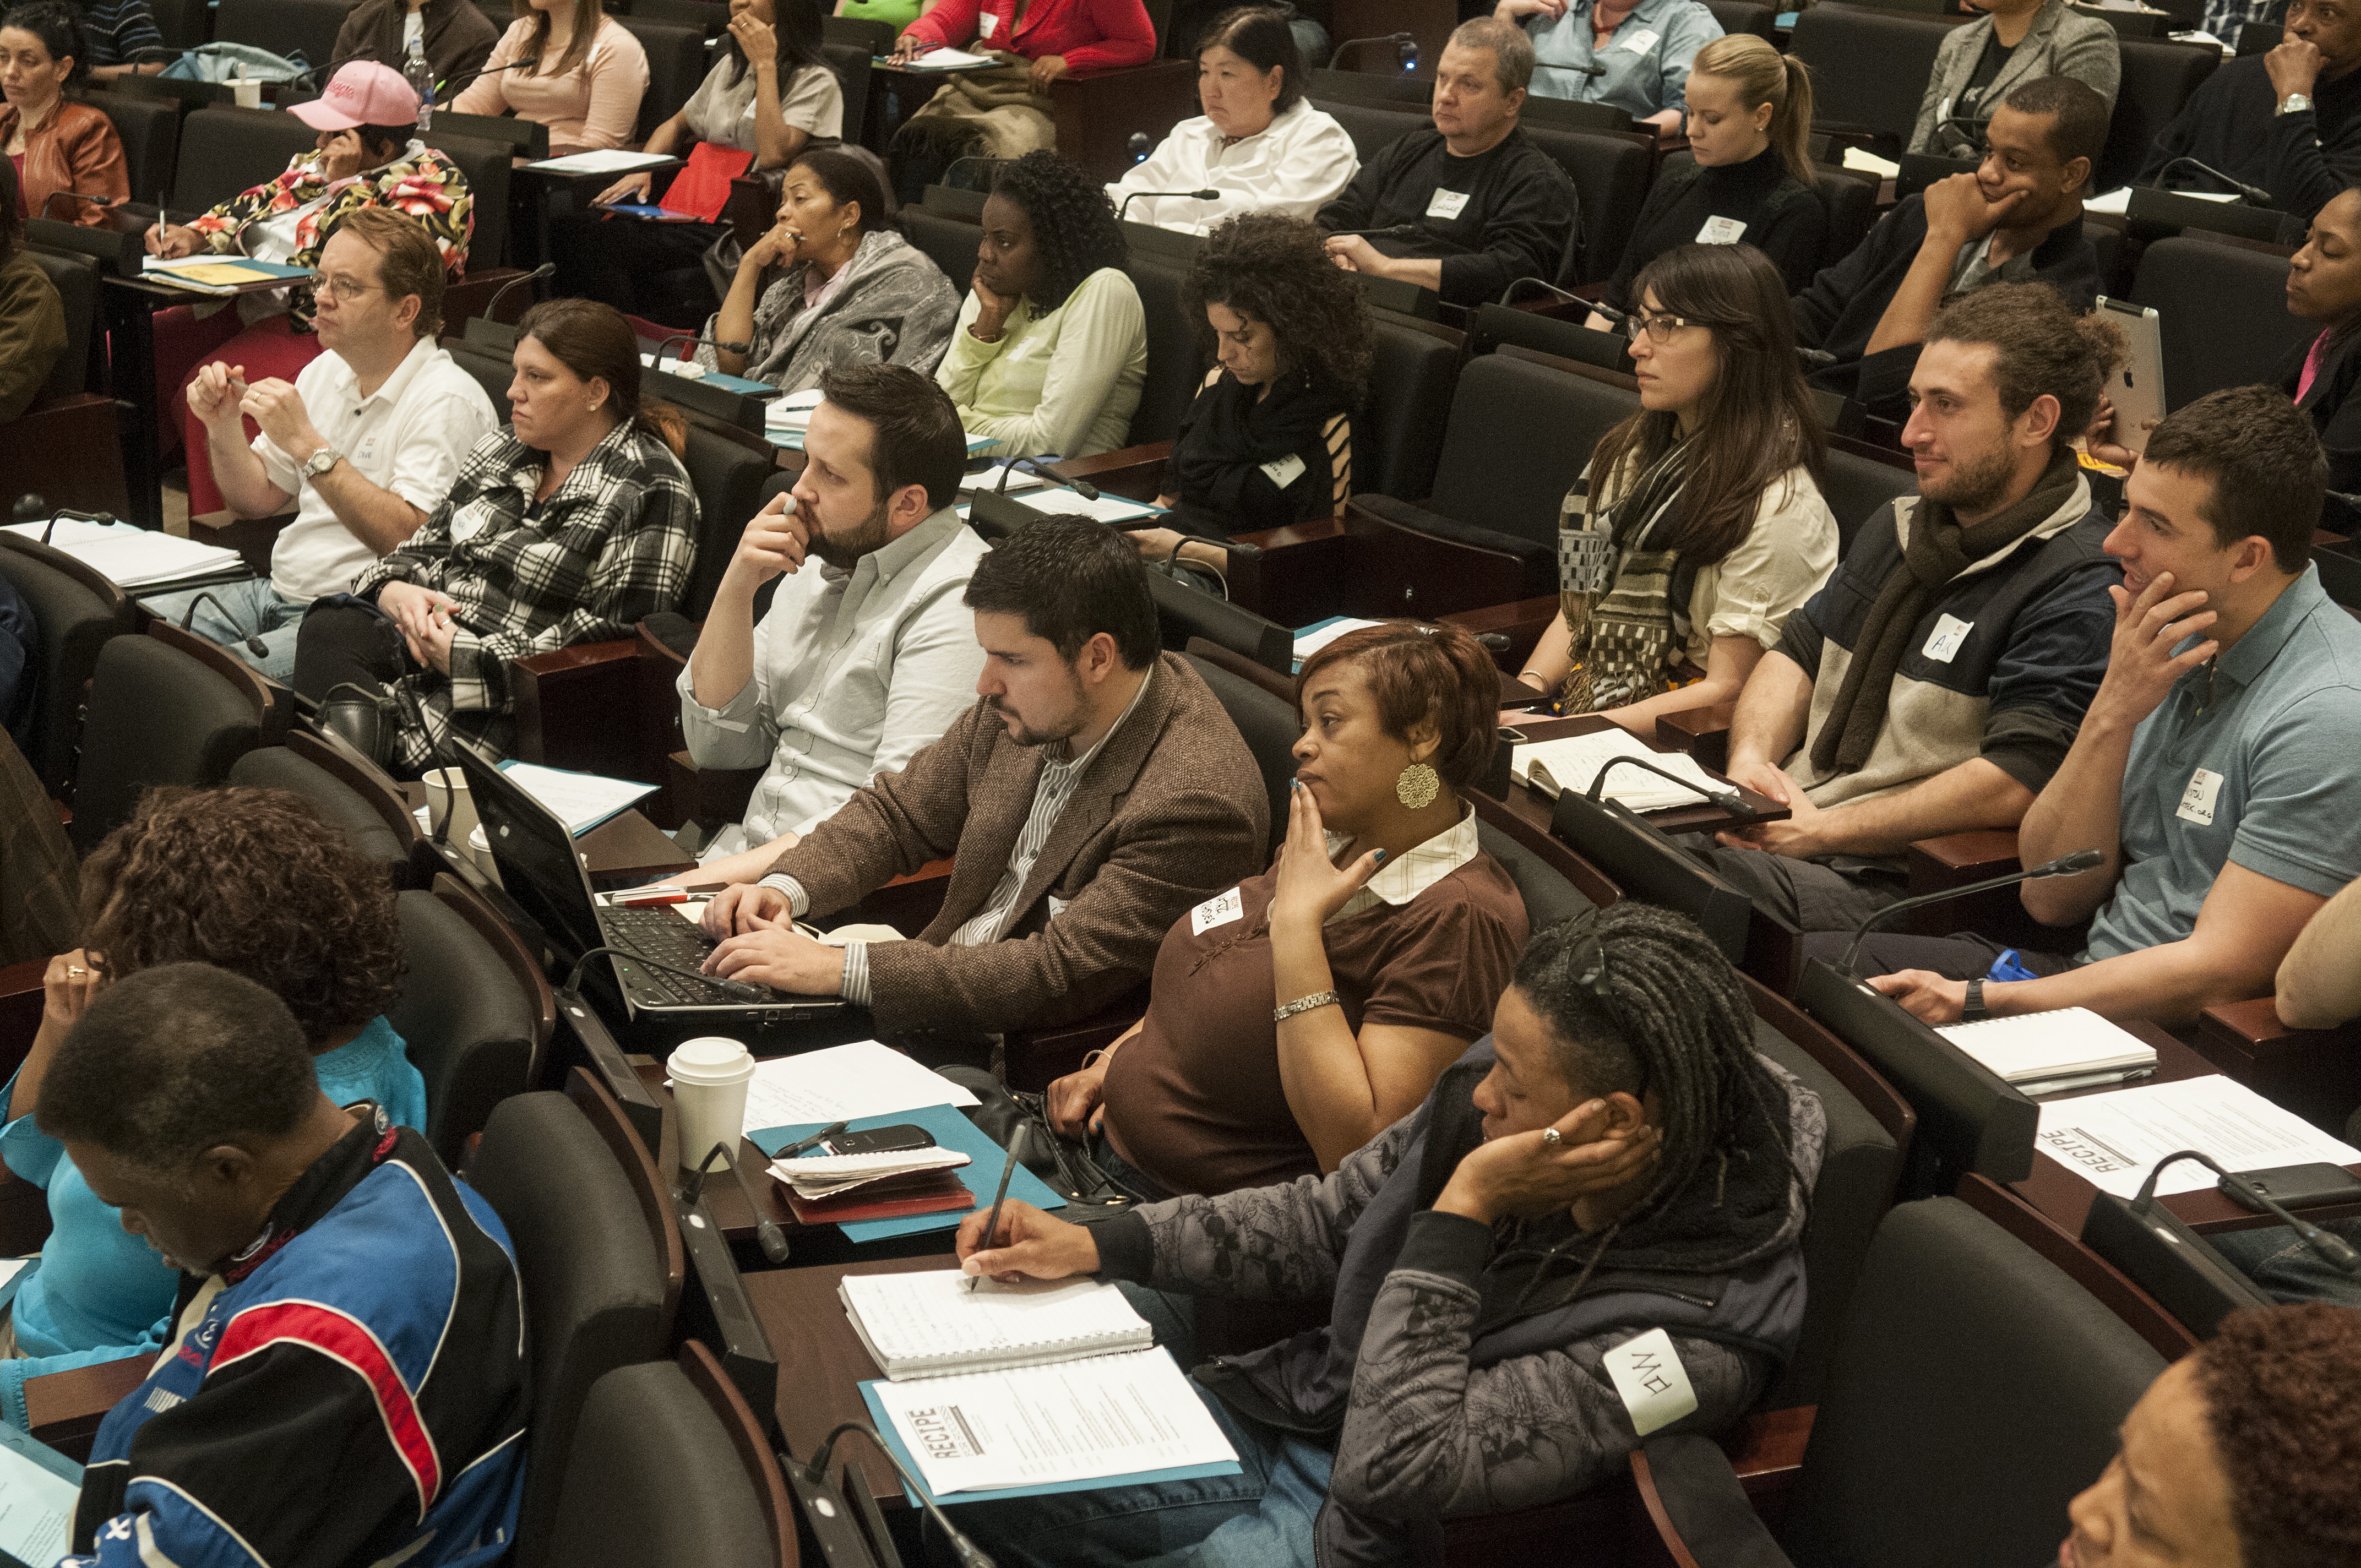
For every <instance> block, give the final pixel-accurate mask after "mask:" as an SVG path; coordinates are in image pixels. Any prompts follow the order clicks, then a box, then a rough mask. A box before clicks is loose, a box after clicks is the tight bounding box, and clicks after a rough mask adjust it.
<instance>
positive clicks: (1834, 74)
mask: <svg viewBox="0 0 2361 1568" xmlns="http://www.w3.org/2000/svg"><path fill="white" fill-rule="evenodd" d="M1962 20H1964V18H1961V17H1956V16H1913V15H1910V14H1909V13H1907V12H1903V11H1895V10H1888V9H1885V8H1883V7H1877V6H1868V5H1838V4H1828V5H1815V6H1813V7H1812V8H1811V9H1809V10H1807V11H1806V12H1805V13H1804V14H1803V15H1802V16H1797V17H1796V18H1795V32H1794V34H1793V35H1792V36H1791V38H1790V39H1789V42H1788V45H1787V52H1788V53H1790V54H1792V55H1794V56H1795V58H1796V59H1798V60H1802V61H1803V62H1804V63H1805V64H1806V65H1807V66H1809V67H1810V68H1811V71H1812V117H1813V121H1814V123H1815V124H1816V125H1817V126H1818V127H1819V128H1820V129H1822V130H1830V129H1852V130H1871V131H1875V132H1878V133H1879V134H1880V135H1881V136H1883V137H1889V138H1891V139H1892V142H1893V145H1894V147H1896V148H1899V147H1900V146H1902V145H1903V144H1905V143H1906V142H1908V141H1909V139H1910V131H1911V128H1912V127H1913V126H1916V124H1917V122H1918V103H1919V100H1920V99H1922V98H1924V97H1925V96H1926V94H1927V78H1928V77H1930V76H1932V75H1933V74H1934V73H1935V51H1936V50H1937V49H1939V48H1941V47H1942V43H1943V39H1944V38H1946V37H1948V36H1949V33H1950V30H1951V29H1952V28H1953V27H1956V26H1958V25H1959V24H1960V22H1961V21H1962Z"/></svg>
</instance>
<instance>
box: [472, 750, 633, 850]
mask: <svg viewBox="0 0 2361 1568" xmlns="http://www.w3.org/2000/svg"><path fill="white" fill-rule="evenodd" d="M500 772H502V773H506V774H507V775H508V776H509V782H510V783H511V784H515V785H516V786H517V788H519V789H521V790H522V791H524V792H525V794H527V795H531V796H533V799H535V800H537V801H539V802H540V803H541V804H542V805H543V806H547V807H548V808H549V810H550V812H551V813H552V814H553V815H555V816H556V817H563V818H564V819H565V822H566V831H567V832H568V833H571V834H573V835H574V836H575V837H577V838H579V837H581V836H582V835H583V834H585V833H588V831H590V829H592V828H596V827H598V824H600V823H601V822H604V821H606V820H607V818H609V817H612V816H614V815H616V814H617V813H618V812H621V811H625V810H628V809H630V808H631V806H636V805H637V804H639V803H640V802H641V801H642V800H645V799H646V798H647V797H648V796H649V795H653V794H655V792H656V786H655V785H653V784H641V783H639V782H638V781H637V780H635V779H610V778H604V777H601V776H600V775H599V774H598V773H575V772H573V771H571V770H569V769H566V768H545V767H543V766H542V765H541V764H540V763H538V762H502V763H501V764H500Z"/></svg>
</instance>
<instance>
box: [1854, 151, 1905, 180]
mask: <svg viewBox="0 0 2361 1568" xmlns="http://www.w3.org/2000/svg"><path fill="white" fill-rule="evenodd" d="M1844 166H1845V167H1846V168H1847V169H1850V170H1852V171H1853V172H1854V173H1856V174H1874V175H1876V176H1877V177H1878V178H1879V179H1880V180H1893V179H1896V178H1898V177H1900V175H1901V173H1902V165H1900V164H1898V163H1896V162H1894V160H1893V159H1890V158H1880V157H1878V156H1877V154H1875V153H1873V152H1872V151H1870V150H1869V149H1868V148H1860V147H1849V148H1845V155H1844Z"/></svg>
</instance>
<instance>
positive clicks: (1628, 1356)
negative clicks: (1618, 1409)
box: [1599, 1329, 1697, 1437]
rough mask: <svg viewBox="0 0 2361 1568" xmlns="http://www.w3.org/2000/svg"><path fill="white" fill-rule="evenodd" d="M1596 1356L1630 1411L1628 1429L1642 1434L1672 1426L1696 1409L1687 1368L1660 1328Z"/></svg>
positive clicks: (1669, 1338)
mask: <svg viewBox="0 0 2361 1568" xmlns="http://www.w3.org/2000/svg"><path fill="white" fill-rule="evenodd" d="M1599 1359H1600V1361H1601V1362H1602V1363H1603V1364H1604V1365H1606V1367H1607V1376H1609V1377H1612V1378H1613V1379H1614V1380H1615V1392H1616V1393H1618V1394H1620V1395H1621V1396H1622V1398H1623V1408H1624V1409H1626V1410H1628V1411H1629V1412H1631V1430H1632V1431H1635V1432H1637V1433H1639V1434H1640V1435H1641V1436H1642V1437H1646V1436H1647V1435H1648V1434H1649V1433H1650V1432H1652V1431H1661V1430H1662V1429H1664V1428H1665V1427H1668V1426H1670V1425H1672V1424H1673V1423H1674V1422H1675V1421H1676V1420H1680V1419H1681V1418H1682V1417H1683V1416H1686V1415H1688V1414H1689V1413H1691V1412H1692V1411H1694V1410H1695V1409H1697V1389H1696V1387H1694V1386H1693V1385H1692V1384H1691V1383H1690V1382H1689V1374H1688V1369H1687V1368H1686V1367H1685V1366H1683V1365H1681V1353H1680V1352H1679V1351H1676V1350H1675V1349H1674V1348H1673V1336H1672V1335H1670V1334H1668V1333H1666V1332H1664V1330H1662V1329H1650V1330H1649V1331H1648V1332H1646V1333H1643V1334H1642V1335H1641V1336H1640V1337H1639V1338H1637V1339H1627V1340H1625V1341H1624V1342H1623V1343H1621V1344H1619V1345H1617V1346H1616V1347H1615V1348H1614V1349H1613V1350H1610V1351H1609V1352H1608V1353H1607V1354H1605V1355H1603V1356H1601V1357H1600V1358H1599Z"/></svg>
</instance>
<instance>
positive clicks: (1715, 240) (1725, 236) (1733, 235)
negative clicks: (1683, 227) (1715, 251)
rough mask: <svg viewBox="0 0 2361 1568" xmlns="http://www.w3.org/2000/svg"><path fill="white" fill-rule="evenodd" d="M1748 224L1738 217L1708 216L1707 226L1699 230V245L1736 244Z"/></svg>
mask: <svg viewBox="0 0 2361 1568" xmlns="http://www.w3.org/2000/svg"><path fill="white" fill-rule="evenodd" d="M1745 232H1746V225H1745V224H1744V223H1743V222H1741V220H1739V219H1737V218H1708V219H1706V221H1705V227H1703V228H1701V229H1699V230H1697V244H1699V245H1736V244H1737V243H1738V238H1739V236H1741V235H1742V234H1744V233H1745Z"/></svg>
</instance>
